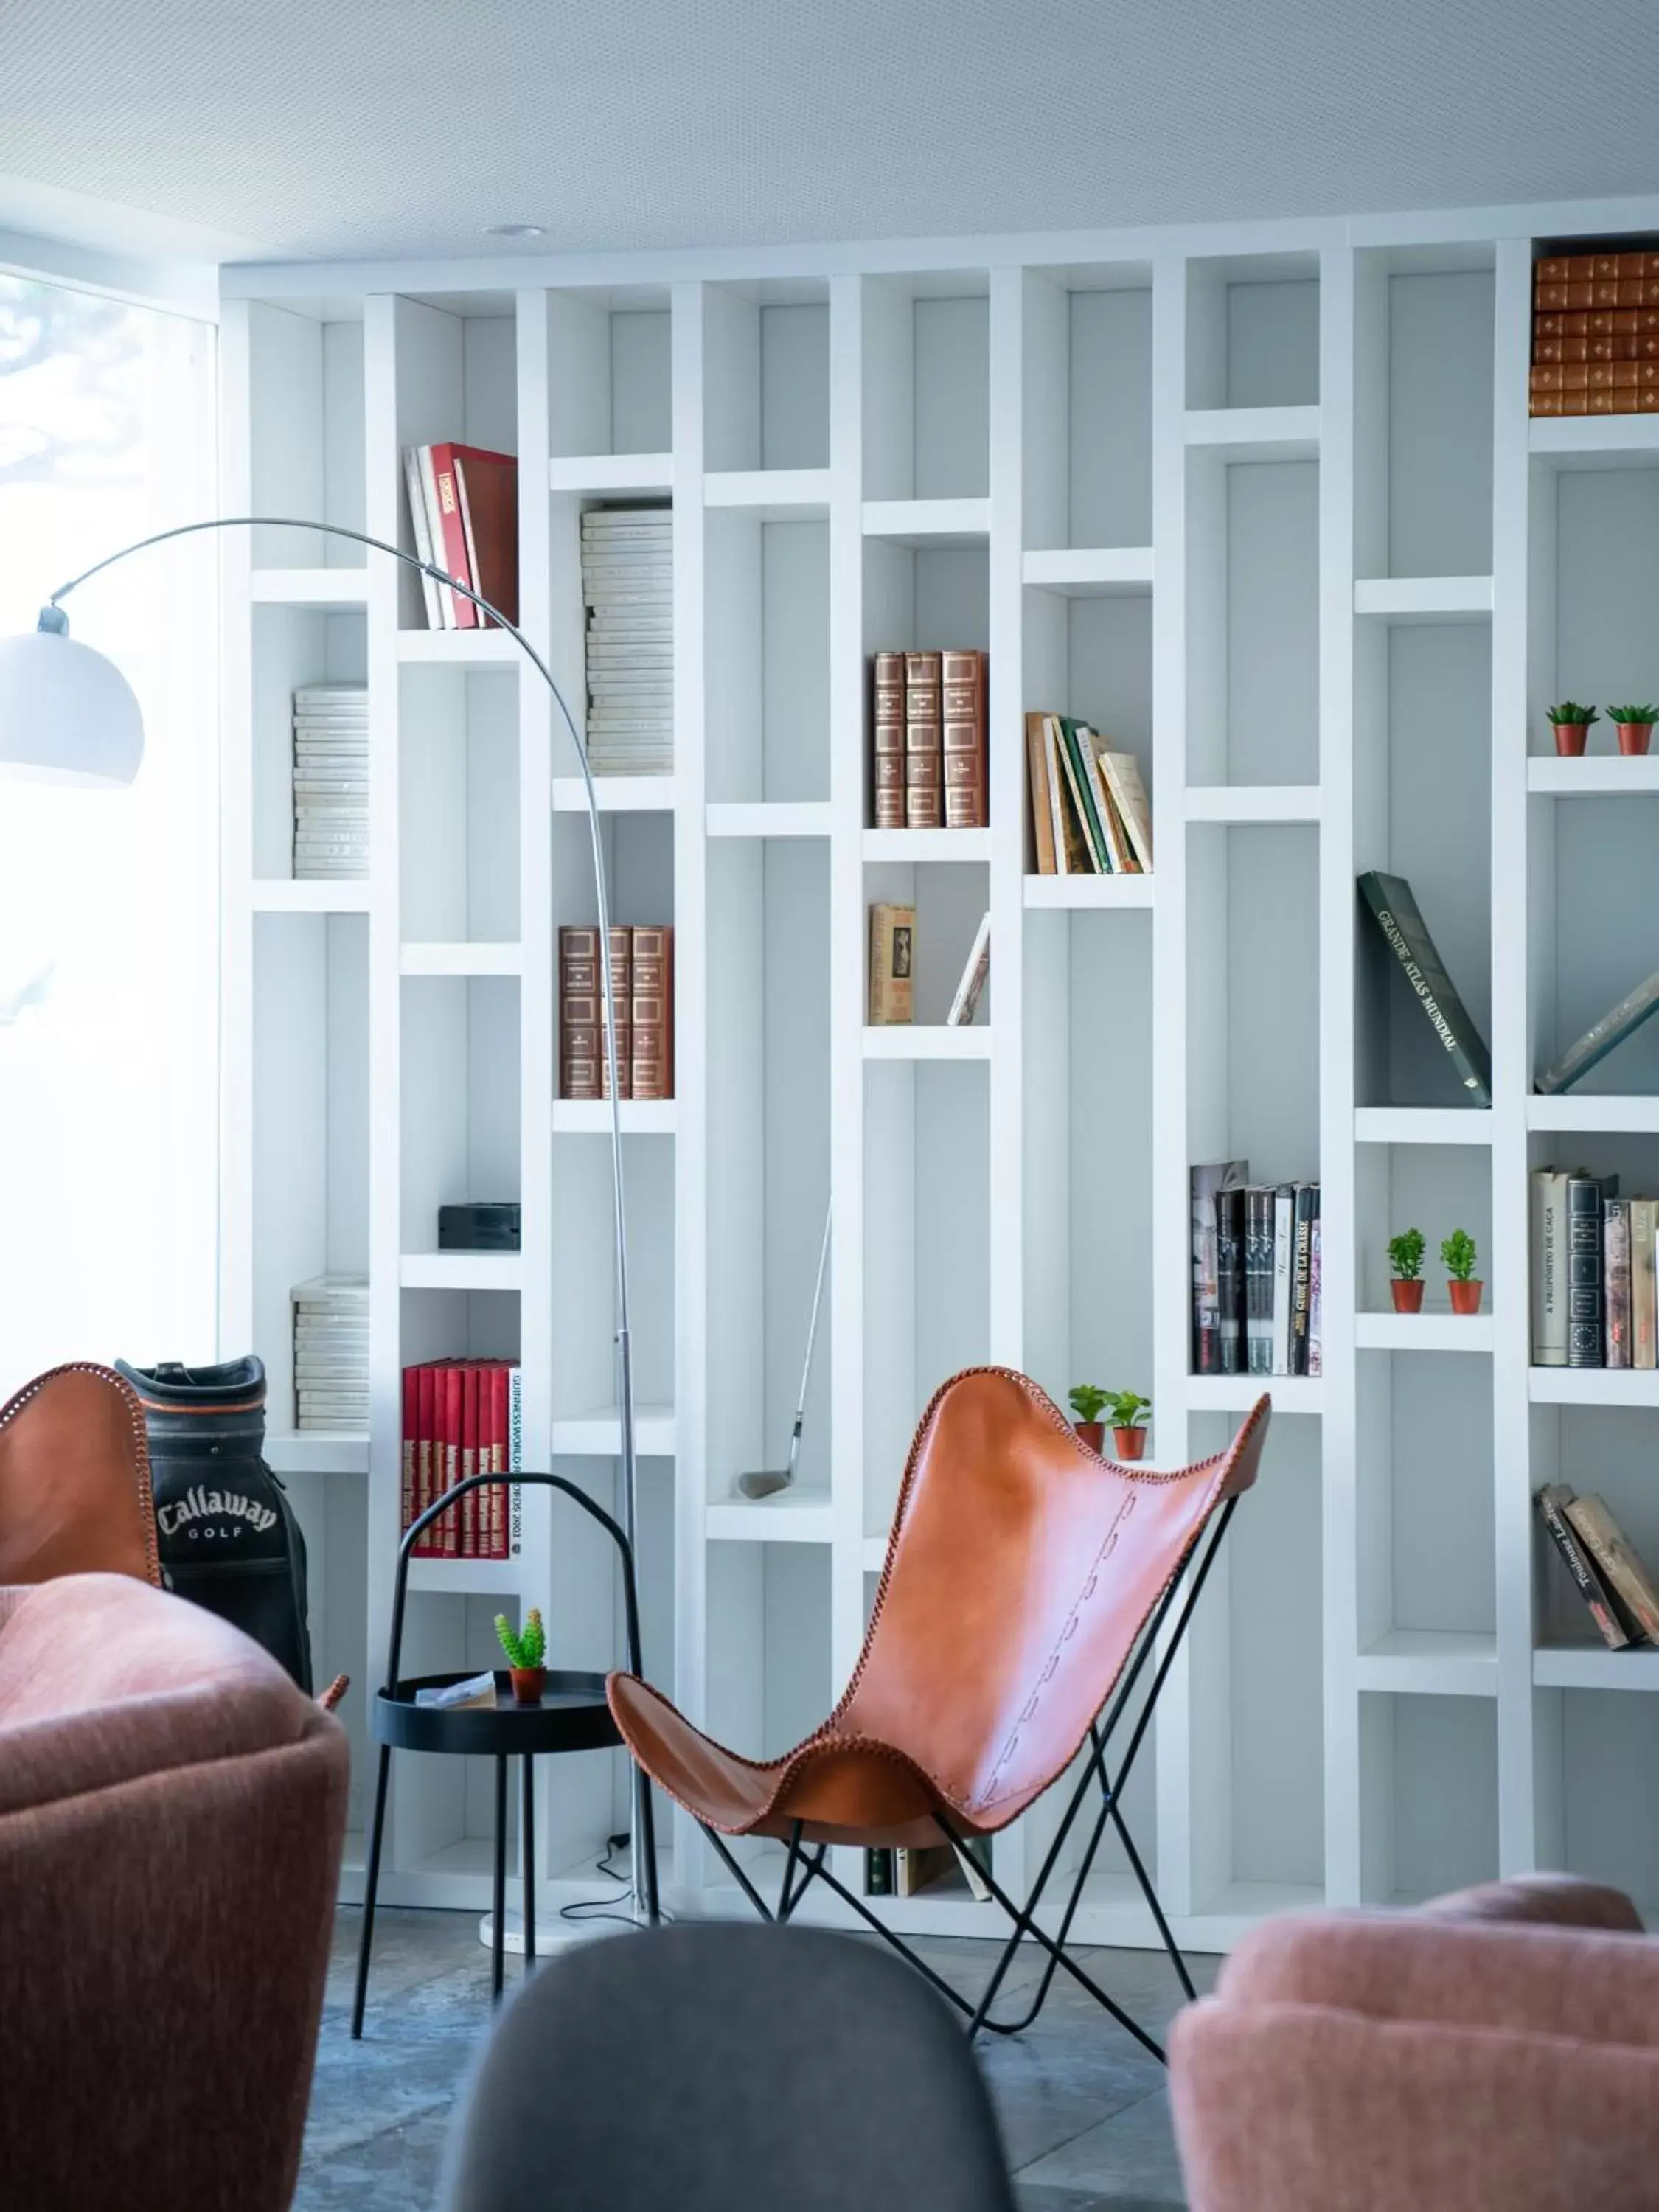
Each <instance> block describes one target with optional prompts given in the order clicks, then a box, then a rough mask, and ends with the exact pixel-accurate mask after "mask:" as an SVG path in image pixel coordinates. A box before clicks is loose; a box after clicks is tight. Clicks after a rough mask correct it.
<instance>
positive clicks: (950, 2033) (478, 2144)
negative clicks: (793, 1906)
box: [439, 1922, 1013, 2212]
mask: <svg viewBox="0 0 1659 2212" xmlns="http://www.w3.org/2000/svg"><path fill="white" fill-rule="evenodd" d="M439 2202H440V2204H441V2208H442V2212H500V2208H501V2206H502V2205H504V2204H525V2205H530V2204H536V2205H553V2204H556V2205H557V2206H558V2207H559V2212H618V2208H622V2207H626V2208H627V2212H748V2208H750V2207H752V2208H754V2212H763V2208H764V2212H773V2208H782V2207H784V2206H787V2207H788V2212H846V2208H847V2207H848V2206H849V2205H850V2206H855V2207H857V2212H1013V2196H1012V2190H1011V2188H1010V2186H1009V2183H1008V2179H1007V2163H1006V2157H1005V2155H1004V2152H1003V2148H1002V2142H1001V2138H1000V2134H999V2132H998V2129H997V2124H996V2119H995V2116H994V2113H993V2112H992V2109H991V2103H990V2099H989V2097H988V2095H987V2092H986V2088H985V2085H984V2083H983V2081H981V2078H980V2075H979V2070H978V2068H977V2067H976V2066H975V2063H974V2060H973V2057H972V2055H971V2054H970V2052H969V2047H968V2045H967V2042H966V2041H965V2039H963V2036H962V2035H961V2033H959V2032H958V2031H957V2028H956V2027H955V2025H954V2023H953V2021H952V2020H951V2015H950V2013H949V2012H948V2011H947V2010H946V2009H945V2006H944V2005H943V2004H941V2003H940V2002H939V1999H938V1997H937V1996H934V1995H933V1991H932V1990H929V1989H928V1987H927V1984H925V1983H924V1982H923V1981H922V1980H921V1978H920V1977H918V1976H917V1975H915V1974H913V1973H911V1972H909V1971H908V1969H907V1968H906V1967H904V1966H902V1965H900V1964H899V1962H898V1961H897V1960H896V1959H893V1958H892V1957H890V1955H889V1954H886V1953H884V1952H882V1951H878V1949H876V1948H875V1947H874V1946H873V1945H872V1944H867V1943H864V1942H855V1941H854V1940H853V1939H851V1938H850V1937H848V1936H833V1935H829V1934H826V1933H823V1932H822V1931H820V1930H817V1929H801V1928H785V1929H780V1928H763V1927H757V1926H754V1925H752V1924H749V1925H742V1926H731V1925H723V1924H720V1923H714V1922H703V1923H692V1924H689V1925H686V1926H684V1927H678V1928H665V1929H659V1930H656V1931H655V1932H653V1933H648V1934H646V1935H643V1936H638V1937H635V1938H634V1939H632V1940H630V1941H629V1942H599V1943H594V1944H592V1945H591V1946H589V1947H588V1948H586V1949H583V1950H580V1951H576V1952H573V1953H571V1954H569V1955H568V1956H567V1957H564V1958H562V1959H561V1960H560V1961H559V1966H558V1971H557V1972H556V1973H550V1974H543V1975H538V1977H537V1978H536V1979H535V1980H534V1981H531V1982H526V1983H525V1984H522V1985H521V1986H520V1990H519V1991H518V1993H517V1995H516V1996H514V1997H513V2000H512V2002H511V2003H510V2004H509V2005H508V2006H507V2008H506V2009H505V2011H504V2012H503V2013H502V2015H501V2022H500V2025H499V2026H498V2027H497V2028H496V2030H495V2033H494V2034H493V2036H492V2037H491V2038H490V2040H489V2046H488V2048H487V2049H486V2051H484V2054H483V2059H482V2061H481V2063H480V2064H479V2067H478V2069H477V2074H476V2075H475V2077H474V2079H473V2081H472V2082H471V2087H470V2089H469V2091H468V2093H467V2094H466V2096H465V2100H464V2102H463V2104H462V2106H461V2108H460V2110H459V2115H458V2117H457V2119H456V2122H455V2124H454V2127H453V2131H452V2133H451V2136H450V2142H449V2151H448V2157H447V2167H446V2174H445V2179H444V2183H443V2185H442V2186H441V2189H440V2191H439Z"/></svg>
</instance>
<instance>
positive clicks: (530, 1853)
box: [519, 1752, 536, 1974]
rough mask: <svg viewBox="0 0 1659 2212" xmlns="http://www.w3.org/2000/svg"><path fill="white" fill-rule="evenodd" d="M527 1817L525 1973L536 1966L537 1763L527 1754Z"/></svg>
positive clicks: (522, 1844) (523, 1847)
mask: <svg viewBox="0 0 1659 2212" xmlns="http://www.w3.org/2000/svg"><path fill="white" fill-rule="evenodd" d="M523 1787H524V1806H523V1814H524V1818H523V1820H522V1822H521V1826H522V1830H523V1832H522V1834H521V1835H520V1838H519V1849H520V1852H521V1853H522V1854H523V1858H522V1863H521V1864H520V1876H521V1878H522V1881H523V1885H524V1970H525V1972H526V1974H527V1973H528V1972H530V1969H531V1968H532V1966H534V1965H535V1963H536V1762H535V1760H534V1759H533V1758H532V1756H531V1754H530V1753H528V1752H526V1753H525V1755H524V1784H523Z"/></svg>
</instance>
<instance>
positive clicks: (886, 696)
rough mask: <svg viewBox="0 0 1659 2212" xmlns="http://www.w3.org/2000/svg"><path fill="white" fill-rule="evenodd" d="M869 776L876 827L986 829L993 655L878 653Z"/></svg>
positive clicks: (948, 652)
mask: <svg viewBox="0 0 1659 2212" xmlns="http://www.w3.org/2000/svg"><path fill="white" fill-rule="evenodd" d="M872 683H873V686H874V697H873V703H872V714H871V724H870V726H871V732H872V737H871V763H870V783H871V791H872V805H873V811H872V822H873V824H874V826H875V828H877V829H984V828H985V827H986V826H987V823H989V821H990V818H991V817H990V815H989V813H988V811H987V806H988V803H989V793H988V790H987V778H986V750H985V738H986V718H987V699H988V684H989V655H988V654H987V653H977V652H966V651H960V652H958V651H947V652H942V653H877V655H876V656H875V660H874V663H873V665H872Z"/></svg>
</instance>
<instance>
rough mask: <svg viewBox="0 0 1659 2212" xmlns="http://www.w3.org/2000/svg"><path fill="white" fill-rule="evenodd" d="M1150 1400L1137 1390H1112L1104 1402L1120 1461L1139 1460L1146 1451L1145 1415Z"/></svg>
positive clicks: (1150, 1409)
mask: <svg viewBox="0 0 1659 2212" xmlns="http://www.w3.org/2000/svg"><path fill="white" fill-rule="evenodd" d="M1151 1412H1152V1400H1151V1399H1150V1398H1143V1397H1142V1396H1141V1395H1140V1393H1139V1391H1138V1390H1114V1391H1112V1392H1111V1393H1110V1394H1109V1397H1108V1399H1107V1401H1106V1418H1107V1419H1108V1420H1109V1421H1110V1423H1111V1425H1112V1442H1113V1443H1114V1445H1115V1447H1116V1449H1117V1455H1118V1457H1119V1458H1120V1459H1139V1457H1140V1455H1141V1454H1142V1453H1143V1452H1144V1451H1145V1450H1146V1415H1147V1414H1148V1413H1151Z"/></svg>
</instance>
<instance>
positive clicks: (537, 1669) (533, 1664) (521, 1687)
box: [495, 1605, 547, 1705]
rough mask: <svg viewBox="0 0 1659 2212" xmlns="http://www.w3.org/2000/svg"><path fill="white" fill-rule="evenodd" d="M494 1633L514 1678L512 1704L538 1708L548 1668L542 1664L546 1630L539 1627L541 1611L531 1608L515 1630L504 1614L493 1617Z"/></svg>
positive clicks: (544, 1656)
mask: <svg viewBox="0 0 1659 2212" xmlns="http://www.w3.org/2000/svg"><path fill="white" fill-rule="evenodd" d="M495 1633H496V1635H497V1636H499V1637H500V1638H501V1649H502V1650H503V1651H505V1652H506V1654H507V1668H508V1671H509V1673H510V1674H511V1675H512V1678H513V1703H514V1704H515V1705H540V1703H541V1701H542V1692H543V1691H544V1689H545V1688H546V1686H547V1668H545V1666H544V1664H543V1663H542V1662H544V1660H545V1658H546V1657H547V1631H546V1629H545V1628H544V1626H543V1625H542V1616H541V1609H540V1607H538V1606H533V1605H532V1607H531V1608H530V1610H529V1612H528V1613H526V1615H525V1617H524V1626H523V1627H522V1628H520V1629H515V1628H514V1627H513V1625H512V1623H511V1622H510V1621H509V1620H507V1615H506V1614H505V1613H497V1614H496V1615H495Z"/></svg>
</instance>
